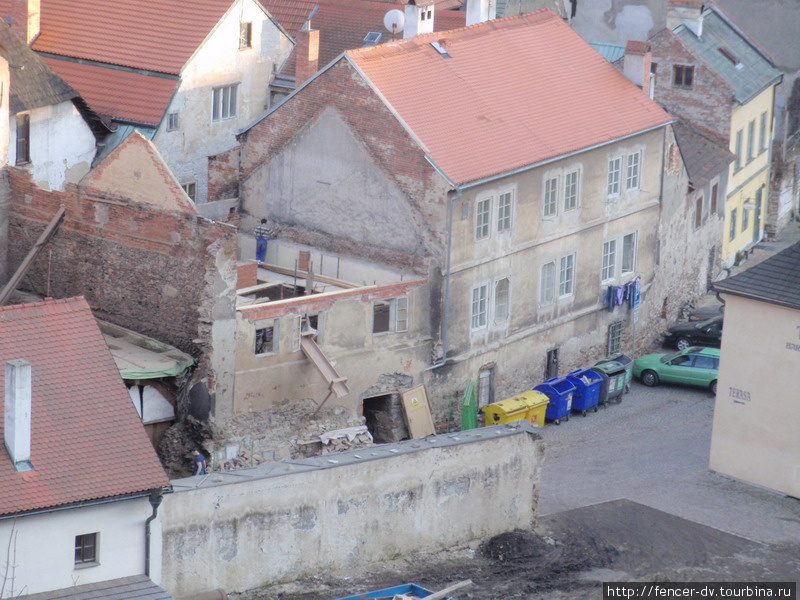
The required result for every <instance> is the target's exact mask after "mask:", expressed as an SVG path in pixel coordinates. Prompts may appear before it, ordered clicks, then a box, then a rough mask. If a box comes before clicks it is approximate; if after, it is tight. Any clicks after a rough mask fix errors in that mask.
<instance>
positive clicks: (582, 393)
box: [567, 369, 603, 417]
mask: <svg viewBox="0 0 800 600" xmlns="http://www.w3.org/2000/svg"><path fill="white" fill-rule="evenodd" d="M567 380H568V381H569V382H570V383H572V385H574V386H575V393H574V394H573V396H572V410H577V411H580V412H581V413H582V414H583V416H584V417H585V416H586V411H587V410H589V409H591V408H593V409H594V412H597V404H598V403H599V402H600V388H601V386H602V385H603V376H602V375H600V373H598V372H597V371H593V370H592V369H575V370H574V371H572V372H571V373H569V374H568V375H567Z"/></svg>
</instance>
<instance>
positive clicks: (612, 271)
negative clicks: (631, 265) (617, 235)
mask: <svg viewBox="0 0 800 600" xmlns="http://www.w3.org/2000/svg"><path fill="white" fill-rule="evenodd" d="M616 266H617V240H609V241H608V242H605V243H604V244H603V273H602V280H603V281H606V280H607V279H614V277H615V275H616Z"/></svg>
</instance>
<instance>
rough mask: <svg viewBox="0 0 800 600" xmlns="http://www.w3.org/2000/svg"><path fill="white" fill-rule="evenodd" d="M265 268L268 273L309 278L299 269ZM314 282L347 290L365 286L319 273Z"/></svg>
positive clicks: (315, 275) (266, 266)
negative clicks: (273, 272)
mask: <svg viewBox="0 0 800 600" xmlns="http://www.w3.org/2000/svg"><path fill="white" fill-rule="evenodd" d="M263 268H264V269H265V270H267V271H275V272H276V273H280V274H282V275H292V276H294V275H297V277H299V278H307V277H308V271H301V270H299V269H298V270H297V271H295V270H294V269H289V268H286V267H279V266H278V265H268V264H266V263H265V264H264V267H263ZM314 281H321V282H322V283H327V284H330V285H335V286H336V287H340V288H346V289H355V288H360V287H364V286H363V285H361V284H358V283H351V282H349V281H343V280H341V279H336V278H335V277H328V276H327V275H319V274H318V273H314Z"/></svg>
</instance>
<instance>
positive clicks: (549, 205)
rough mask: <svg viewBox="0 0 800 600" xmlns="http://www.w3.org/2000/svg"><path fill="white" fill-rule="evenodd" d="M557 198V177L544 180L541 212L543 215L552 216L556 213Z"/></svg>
mask: <svg viewBox="0 0 800 600" xmlns="http://www.w3.org/2000/svg"><path fill="white" fill-rule="evenodd" d="M557 199H558V177H553V178H551V179H547V180H545V182H544V203H543V209H542V211H543V213H544V216H545V217H552V216H553V215H555V214H556V210H557V204H556V202H557Z"/></svg>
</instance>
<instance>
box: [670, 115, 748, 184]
mask: <svg viewBox="0 0 800 600" xmlns="http://www.w3.org/2000/svg"><path fill="white" fill-rule="evenodd" d="M672 127H673V130H674V131H675V139H676V140H677V142H678V148H680V151H681V156H683V163H684V164H685V165H686V171H687V172H688V173H689V182H690V183H691V184H692V185H693V186H694V187H696V188H699V187H702V186H704V185H705V184H707V183H708V182H709V181H711V179H712V178H714V177H715V176H716V175H719V174H720V173H722V172H723V171H725V170H726V169H727V168H728V165H730V164H731V163H732V162H733V161H734V160H735V158H736V155H735V154H733V153H732V152H731V151H730V150H728V148H727V147H725V146H724V145H722V144H720V143H718V142H716V141H714V140H713V139H712V138H711V137H709V136H707V135H704V134H703V133H701V132H700V131H698V130H697V129H695V128H694V127H692V126H690V125H688V124H687V123H685V122H683V121H676V122H675V123H674V124H673V126H672Z"/></svg>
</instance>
